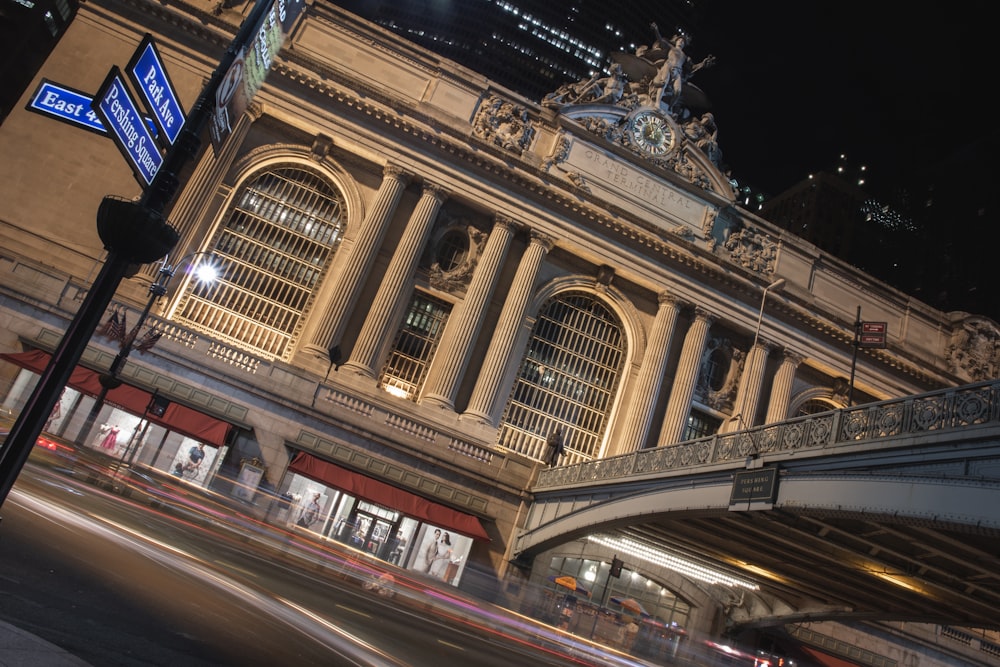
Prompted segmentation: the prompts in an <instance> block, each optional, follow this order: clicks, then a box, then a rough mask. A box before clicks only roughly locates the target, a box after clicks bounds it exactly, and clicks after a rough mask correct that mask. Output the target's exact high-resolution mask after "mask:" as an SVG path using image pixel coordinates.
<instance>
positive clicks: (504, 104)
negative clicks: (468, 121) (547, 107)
mask: <svg viewBox="0 0 1000 667" xmlns="http://www.w3.org/2000/svg"><path fill="white" fill-rule="evenodd" d="M472 132H473V134H474V135H475V136H477V137H479V138H480V139H483V140H484V141H487V142H489V143H492V144H493V145H495V146H498V147H499V148H502V149H503V150H505V151H508V152H511V153H515V154H517V155H520V154H521V153H523V152H524V151H525V149H527V148H528V145H529V144H530V143H531V139H532V137H533V136H534V134H535V130H534V128H533V127H532V124H531V119H530V118H529V117H528V110H527V109H525V108H524V107H522V106H519V105H516V104H514V103H513V102H509V101H507V100H505V99H503V98H502V97H499V96H497V95H489V96H488V97H487V98H486V99H485V100H483V103H482V104H481V105H480V106H479V111H478V112H477V113H476V117H475V120H473V123H472Z"/></svg>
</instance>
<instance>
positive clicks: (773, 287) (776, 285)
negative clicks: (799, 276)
mask: <svg viewBox="0 0 1000 667" xmlns="http://www.w3.org/2000/svg"><path fill="white" fill-rule="evenodd" d="M784 286H785V279H784V278H778V279H777V280H775V281H774V282H773V283H771V284H770V285H768V286H767V287H765V288H764V293H763V294H761V295H760V312H758V313H757V329H756V330H755V331H754V332H753V345H751V346H750V349H751V350H752V349H753V348H754V347H756V346H757V339H758V338H760V325H761V323H762V322H763V321H764V304H765V303H766V302H767V293H768V292H777V291H778V290H780V289H781V288H782V287H784Z"/></svg>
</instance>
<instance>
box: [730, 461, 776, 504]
mask: <svg viewBox="0 0 1000 667" xmlns="http://www.w3.org/2000/svg"><path fill="white" fill-rule="evenodd" d="M777 499H778V469H777V468H775V467H766V468H758V469H756V470H740V471H737V472H736V474H735V475H734V476H733V488H732V490H731V491H730V494H729V505H730V507H732V506H734V505H739V504H741V503H774V501H775V500H777Z"/></svg>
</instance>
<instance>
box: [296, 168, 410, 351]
mask: <svg viewBox="0 0 1000 667" xmlns="http://www.w3.org/2000/svg"><path fill="white" fill-rule="evenodd" d="M411 177H412V174H409V173H407V172H405V171H403V170H402V169H400V168H399V167H397V166H395V165H392V164H389V165H386V166H385V169H384V170H383V177H382V184H381V185H380V186H379V190H378V194H376V196H375V201H374V202H372V206H371V208H370V209H368V214H367V215H366V216H365V219H364V221H362V223H361V229H360V230H359V232H358V237H357V240H356V241H355V242H354V247H353V248H351V250H350V256H349V257H348V258H347V262H346V263H344V265H343V268H342V269H341V270H340V273H339V274H338V275H335V276H334V275H331V276H327V277H326V280H324V281H323V284H322V286H321V287H320V289H319V293H318V294H317V296H316V305H315V306H314V307H313V309H312V314H311V316H310V317H309V321H308V322H307V323H306V329H305V332H304V333H303V335H302V340H303V341H305V343H304V344H303V345H302V346H301V348H300V350H301V351H302V352H304V353H306V354H308V355H310V356H312V357H319V358H321V359H324V360H326V361H330V348H331V347H333V346H334V345H335V344H337V343H339V342H340V337H341V336H343V335H344V326H345V325H346V322H347V317H348V315H349V314H350V312H351V310H352V309H353V308H354V305H355V304H356V303H357V301H358V295H359V294H360V293H361V288H362V286H363V285H364V284H365V281H366V280H367V279H368V274H369V272H370V271H371V268H372V264H373V263H374V262H375V258H376V257H377V256H378V250H379V247H380V246H381V245H382V240H383V239H384V238H385V232H386V230H387V229H388V228H389V222H390V221H391V220H392V216H393V214H394V213H395V212H396V207H397V206H398V205H399V200H400V197H402V196H403V191H404V190H405V189H406V185H407V184H408V183H409V181H410V178H411Z"/></svg>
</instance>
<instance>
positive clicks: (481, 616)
mask: <svg viewBox="0 0 1000 667" xmlns="http://www.w3.org/2000/svg"><path fill="white" fill-rule="evenodd" d="M0 516H2V522H0V619H2V620H4V621H7V622H8V623H11V624H13V625H15V626H17V627H19V628H21V629H23V630H26V631H28V632H31V633H33V634H36V635H38V636H40V637H42V638H43V639H45V640H47V641H49V642H51V643H53V644H56V645H57V646H60V647H62V648H64V649H66V650H68V651H69V652H70V653H72V654H74V655H76V656H78V657H80V658H82V659H84V660H86V661H88V662H90V663H91V664H92V665H94V666H95V667H104V666H108V667H118V666H121V667H140V666H153V665H156V666H159V665H163V666H167V665H170V666H176V665H184V666H185V667H201V666H208V665H212V666H230V665H240V666H241V667H254V666H256V665H268V666H273V665H296V666H297V667H299V666H309V665H325V666H336V665H385V666H386V667H394V666H396V665H414V666H421V665H428V666H432V667H439V666H440V665H441V664H467V665H477V667H480V666H482V667H492V666H494V665H495V666H497V667H510V665H512V664H532V665H564V664H575V665H581V664H583V665H586V664H595V665H597V664H601V665H605V664H613V663H614V660H613V659H611V660H609V659H607V658H608V656H601V655H598V656H593V657H591V656H588V657H585V658H583V659H581V656H580V654H579V651H578V647H576V646H574V645H572V644H571V645H568V646H565V645H558V643H557V641H555V640H558V637H556V636H555V635H552V634H548V633H547V631H546V630H545V629H544V628H542V629H541V630H538V629H536V628H534V627H533V626H532V627H527V628H516V627H514V626H508V625H506V624H507V620H506V619H502V618H500V617H491V616H490V615H489V614H490V613H492V612H490V609H489V606H488V605H487V606H486V608H485V609H486V611H485V612H483V613H481V611H480V610H479V609H478V608H475V606H474V605H470V604H469V603H468V601H467V600H462V599H454V600H451V599H449V598H450V596H452V595H453V592H452V591H449V590H447V589H431V588H423V586H424V585H423V584H422V583H421V582H420V581H413V582H410V585H408V586H405V585H400V586H399V587H398V588H399V589H400V590H399V591H398V593H397V596H396V597H395V598H394V599H391V600H390V599H387V598H383V597H381V596H378V595H374V594H372V593H371V592H370V591H365V590H364V589H363V588H362V586H361V585H360V581H361V580H359V579H358V578H357V577H356V576H355V574H356V573H355V574H351V575H350V576H348V575H349V573H348V572H347V571H346V570H342V569H338V568H342V567H343V565H342V564H341V565H337V561H336V559H335V558H331V556H330V554H324V553H322V552H321V550H320V549H321V546H322V545H319V544H316V543H310V542H309V541H307V540H303V541H301V542H300V541H298V538H292V539H291V540H288V541H282V540H275V539H274V535H273V534H268V535H262V534H260V532H259V529H257V530H255V528H254V527H253V526H251V525H247V524H245V523H244V522H241V521H229V520H226V519H225V518H224V517H221V516H215V517H213V515H212V514H211V513H206V514H203V515H198V514H197V513H191V512H176V511H156V510H153V509H151V508H150V507H149V506H148V505H145V504H141V503H134V502H131V501H129V500H127V499H124V498H121V497H120V496H117V495H114V494H109V493H106V492H104V491H101V490H99V489H96V488H94V487H92V486H90V485H87V484H84V483H82V482H79V481H76V480H72V479H68V478H65V477H64V476H62V475H60V474H58V473H53V472H51V471H46V470H32V469H30V468H26V469H25V472H22V474H21V477H20V478H19V480H18V483H17V484H16V485H15V487H14V490H13V492H12V493H11V495H10V496H8V498H7V501H6V502H5V504H4V506H3V508H2V512H0ZM357 565H358V563H353V564H352V565H351V566H352V567H357ZM539 632H540V633H541V634H539ZM553 637H555V640H554V639H553ZM629 664H634V663H629Z"/></svg>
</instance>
